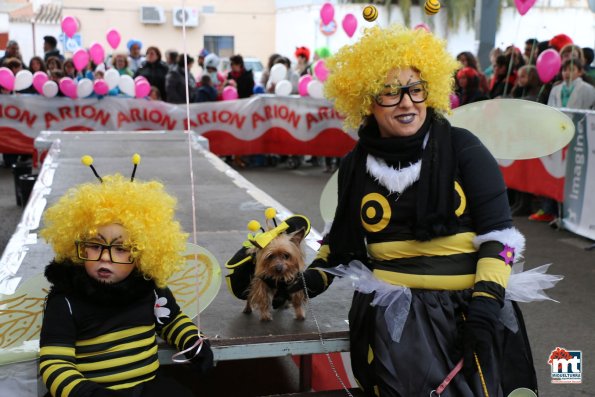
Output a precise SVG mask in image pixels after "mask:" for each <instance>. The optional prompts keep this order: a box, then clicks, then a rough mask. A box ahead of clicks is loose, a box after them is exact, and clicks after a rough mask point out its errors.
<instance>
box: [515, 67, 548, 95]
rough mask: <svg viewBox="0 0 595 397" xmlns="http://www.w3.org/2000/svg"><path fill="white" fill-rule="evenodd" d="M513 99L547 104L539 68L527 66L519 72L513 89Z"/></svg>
mask: <svg viewBox="0 0 595 397" xmlns="http://www.w3.org/2000/svg"><path fill="white" fill-rule="evenodd" d="M511 96H512V97H513V98H518V99H525V100H527V101H534V102H540V103H543V104H546V103H547V99H545V96H544V95H543V89H542V84H541V80H539V75H538V74H537V68H536V67H535V66H533V65H525V66H523V67H521V68H520V69H519V70H518V72H517V79H516V82H515V85H514V87H513V89H512V92H511Z"/></svg>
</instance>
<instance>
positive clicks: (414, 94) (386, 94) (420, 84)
mask: <svg viewBox="0 0 595 397" xmlns="http://www.w3.org/2000/svg"><path fill="white" fill-rule="evenodd" d="M405 94H407V95H409V98H410V99H411V102H413V103H422V102H423V101H425V100H426V99H427V98H428V83H427V82H425V81H424V80H420V81H416V82H414V83H411V84H407V85H404V86H399V85H392V84H386V85H385V86H384V89H383V90H382V91H381V92H380V94H378V95H376V96H375V97H374V100H375V101H376V103H377V104H378V106H382V107H386V108H389V107H393V106H397V105H398V104H399V103H401V101H402V100H403V97H404V96H405Z"/></svg>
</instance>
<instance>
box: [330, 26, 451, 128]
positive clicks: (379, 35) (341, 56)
mask: <svg viewBox="0 0 595 397" xmlns="http://www.w3.org/2000/svg"><path fill="white" fill-rule="evenodd" d="M445 44H446V43H445V42H444V41H443V40H441V39H439V38H437V37H436V36H434V35H433V34H431V33H429V32H427V31H426V30H424V29H415V30H410V29H407V28H404V27H402V26H396V25H393V26H390V27H388V28H380V27H378V26H376V27H373V28H370V29H366V31H365V33H364V35H363V37H362V38H361V39H360V40H359V41H358V42H357V43H355V44H353V45H349V46H344V47H342V48H341V49H340V50H339V51H338V52H337V54H336V55H334V56H333V57H331V58H329V59H327V67H328V69H329V71H330V75H329V77H328V80H327V81H326V83H325V90H324V91H325V96H326V97H327V98H328V99H330V100H332V101H334V104H335V109H337V111H338V112H339V113H340V114H342V115H343V116H345V126H346V127H348V128H357V127H358V126H359V125H360V124H361V123H362V121H363V120H364V118H365V117H366V116H368V115H370V114H371V113H372V106H373V103H374V96H375V95H376V94H377V93H378V92H380V90H381V89H382V87H383V85H384V83H385V80H386V77H387V74H388V72H389V71H390V70H393V69H399V68H407V67H411V68H413V69H416V70H418V71H419V72H420V74H421V77H422V79H424V80H425V81H427V82H428V99H427V100H426V104H427V105H428V107H432V108H434V109H435V110H436V111H437V112H438V113H445V112H448V111H450V99H449V95H450V93H451V92H452V89H453V86H454V72H455V71H456V70H457V69H458V68H460V64H459V63H458V62H457V61H456V60H455V59H454V58H453V57H452V56H451V55H450V54H449V53H448V52H447V51H446V45H445Z"/></svg>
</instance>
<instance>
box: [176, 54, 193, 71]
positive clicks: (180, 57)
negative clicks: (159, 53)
mask: <svg viewBox="0 0 595 397" xmlns="http://www.w3.org/2000/svg"><path fill="white" fill-rule="evenodd" d="M184 56H186V58H187V61H186V62H187V63H188V65H190V64H191V63H194V58H192V57H191V56H190V55H187V54H180V55H178V62H177V64H178V67H179V68H182V69H183V68H184Z"/></svg>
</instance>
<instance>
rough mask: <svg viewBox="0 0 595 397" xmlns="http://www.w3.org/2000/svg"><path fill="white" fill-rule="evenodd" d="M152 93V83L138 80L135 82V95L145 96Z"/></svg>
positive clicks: (138, 96)
mask: <svg viewBox="0 0 595 397" xmlns="http://www.w3.org/2000/svg"><path fill="white" fill-rule="evenodd" d="M150 93H151V84H149V82H148V81H142V80H141V81H137V82H136V83H134V96H135V97H137V98H145V97H147V96H148V95H149V94H150Z"/></svg>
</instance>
